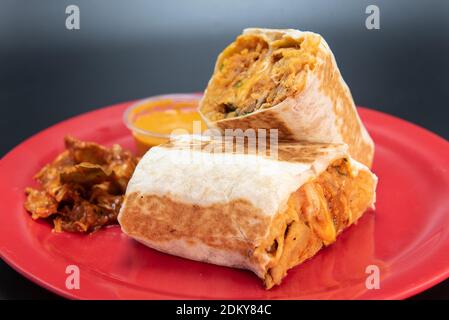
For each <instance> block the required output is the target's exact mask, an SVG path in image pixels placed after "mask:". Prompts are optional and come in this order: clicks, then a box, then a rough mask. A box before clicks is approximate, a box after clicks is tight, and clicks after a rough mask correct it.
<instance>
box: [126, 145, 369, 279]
mask: <svg viewBox="0 0 449 320" xmlns="http://www.w3.org/2000/svg"><path fill="white" fill-rule="evenodd" d="M376 184H377V178H376V176H375V175H374V174H373V173H371V171H370V170H369V169H368V168H367V167H366V166H365V165H363V164H361V163H359V162H357V161H356V160H354V159H353V158H351V156H350V155H349V153H348V148H347V145H346V144H322V143H296V142H288V143H287V142H285V143H280V144H279V145H278V147H277V149H276V150H275V151H273V150H272V148H271V146H270V149H269V150H268V149H267V150H266V152H261V151H260V150H256V151H255V150H254V148H252V147H248V146H245V147H244V148H237V147H235V148H232V147H231V148H228V146H227V145H226V143H224V142H220V141H218V142H217V141H214V140H213V139H211V140H209V141H205V140H196V139H190V140H188V139H185V140H179V141H175V142H171V143H169V144H165V145H160V146H157V147H153V148H152V149H150V150H149V151H148V152H147V153H146V154H145V155H144V157H143V158H142V159H141V160H140V162H139V164H138V165H137V168H136V170H135V172H134V174H133V176H132V178H131V180H130V182H129V184H128V187H127V190H126V195H125V199H124V203H123V206H122V208H121V210H120V213H119V216H118V221H119V223H120V225H121V228H122V231H123V232H124V233H125V234H127V235H129V236H130V237H132V238H134V239H136V240H137V241H140V242H141V243H143V244H145V245H147V246H149V247H151V248H154V249H156V250H159V251H162V252H165V253H168V254H172V255H176V256H180V257H184V258H187V259H192V260H197V261H202V262H208V263H213V264H217V265H222V266H228V267H235V268H242V269H248V270H251V271H253V272H254V273H255V274H256V275H257V276H258V277H260V278H261V279H262V280H263V282H264V285H265V287H266V288H271V287H273V286H274V285H277V284H280V283H281V280H282V279H283V278H284V277H285V276H286V274H287V270H288V269H290V268H292V267H294V266H296V265H298V264H300V263H302V262H303V261H304V260H306V259H308V258H310V257H312V256H313V255H315V253H316V252H317V251H318V250H320V248H322V247H323V246H327V245H329V244H331V243H333V242H334V241H335V240H336V237H337V235H338V234H339V233H340V232H342V231H343V230H344V229H345V228H346V227H348V226H349V225H351V224H353V223H355V222H356V221H357V220H358V219H359V218H360V217H361V215H362V214H363V213H364V212H365V211H366V210H367V209H368V208H370V207H372V206H373V205H374V202H375V189H376Z"/></svg>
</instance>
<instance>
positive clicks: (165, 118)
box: [124, 94, 207, 155]
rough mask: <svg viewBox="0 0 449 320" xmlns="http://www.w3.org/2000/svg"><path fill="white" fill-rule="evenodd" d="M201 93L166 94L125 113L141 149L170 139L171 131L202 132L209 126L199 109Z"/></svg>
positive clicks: (144, 149) (138, 104)
mask: <svg viewBox="0 0 449 320" xmlns="http://www.w3.org/2000/svg"><path fill="white" fill-rule="evenodd" d="M200 97H201V96H200V95H182V94H173V95H164V96H157V97H153V98H149V99H144V100H141V101H139V102H137V103H135V104H133V105H132V106H130V107H129V108H128V109H127V110H126V111H125V114H124V122H125V125H126V126H127V127H128V128H129V129H130V130H131V131H132V133H133V136H134V139H135V141H136V144H137V151H138V153H139V154H140V155H143V154H144V153H145V152H146V151H147V150H148V149H150V148H151V147H153V146H156V145H159V144H161V143H165V142H168V141H169V139H170V135H171V134H189V133H201V132H202V131H204V130H206V129H207V126H206V124H205V123H204V121H203V120H202V119H201V116H200V115H199V113H198V112H197V106H198V102H199V99H200Z"/></svg>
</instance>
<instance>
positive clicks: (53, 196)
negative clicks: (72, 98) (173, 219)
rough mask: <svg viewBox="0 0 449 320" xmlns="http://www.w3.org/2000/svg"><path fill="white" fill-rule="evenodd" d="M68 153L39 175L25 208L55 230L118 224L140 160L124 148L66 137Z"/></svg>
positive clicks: (27, 193) (91, 229)
mask: <svg viewBox="0 0 449 320" xmlns="http://www.w3.org/2000/svg"><path fill="white" fill-rule="evenodd" d="M64 142H65V147H66V150H65V151H64V152H63V153H61V154H60V155H59V156H58V157H57V158H56V159H55V160H54V161H53V162H52V163H50V164H47V165H46V166H45V167H43V168H42V169H41V170H40V171H39V172H38V173H37V174H36V176H35V179H36V180H37V182H38V183H39V184H40V186H41V188H40V189H34V188H27V189H26V190H25V193H26V195H27V198H26V201H25V209H26V210H27V211H28V212H30V213H31V217H32V218H33V219H39V218H47V219H49V220H52V221H53V224H54V230H55V231H56V232H62V231H70V232H87V233H88V232H93V231H96V230H98V229H99V228H101V227H103V226H106V225H110V224H115V223H117V215H118V213H119V210H120V206H121V204H122V201H123V195H124V193H125V191H126V186H127V184H128V181H129V179H130V178H131V176H132V174H133V172H134V169H135V167H136V165H137V162H138V159H137V158H136V157H134V156H133V155H132V154H131V153H130V152H129V151H125V150H123V149H122V148H121V147H120V146H119V145H113V146H112V147H111V148H106V147H103V146H101V145H98V144H96V143H93V142H84V141H80V140H78V139H75V138H73V137H71V136H67V137H65V139H64Z"/></svg>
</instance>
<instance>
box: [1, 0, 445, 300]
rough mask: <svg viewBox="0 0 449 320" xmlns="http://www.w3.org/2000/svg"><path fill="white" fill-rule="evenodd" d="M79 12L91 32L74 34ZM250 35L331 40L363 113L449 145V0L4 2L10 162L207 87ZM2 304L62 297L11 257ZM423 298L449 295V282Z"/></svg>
mask: <svg viewBox="0 0 449 320" xmlns="http://www.w3.org/2000/svg"><path fill="white" fill-rule="evenodd" d="M69 4H76V5H78V6H79V8H80V12H81V14H80V18H81V19H80V20H81V23H80V26H81V28H80V30H76V31H75V30H72V31H70V30H67V29H66V28H65V19H66V14H65V8H66V6H67V5H69ZM370 4H375V5H377V6H379V8H380V30H367V29H366V27H365V19H366V17H367V14H365V8H366V7H367V6H368V5H370ZM245 27H268V28H295V29H301V30H310V31H315V32H317V33H320V34H322V35H323V36H324V38H325V39H326V40H327V42H328V43H329V45H330V47H331V48H332V50H333V52H334V54H335V56H336V59H337V61H338V64H339V67H340V69H341V72H342V74H343V76H344V78H345V80H346V82H347V83H348V85H349V87H350V88H351V90H352V94H353V96H354V99H355V101H356V103H357V104H358V105H363V106H367V107H370V108H373V109H377V110H381V111H385V112H388V113H390V114H394V115H396V116H399V117H401V118H404V119H406V120H409V121H411V122H414V123H416V124H418V125H421V126H423V127H425V128H427V129H429V130H431V131H433V132H435V133H437V134H439V135H441V136H442V137H444V138H446V139H449V126H448V125H447V120H448V119H449V104H448V101H449V1H444V0H434V1H358V0H354V1H341V0H340V1H324V0H322V1H317V0H313V1H298V0H296V1H293V0H292V1H261V0H259V1H255V0H254V1H235V0H220V1H214V0H208V1H207V0H202V1H181V0H179V1H172V0H169V1H167V0H166V1H111V0H109V1H106V0H90V1H79V0H72V1H61V0H59V1H57V0H55V1H50V0H45V1H17V0H14V1H13V0H11V1H5V0H0V112H1V113H0V124H1V125H0V136H1V140H0V141H1V143H0V155H1V156H3V155H4V154H6V153H7V152H8V151H9V150H10V149H12V148H13V147H14V146H15V145H17V144H19V143H20V142H21V141H23V140H24V139H26V138H27V137H29V136H30V135H32V134H34V133H37V132H39V131H41V130H42V129H44V128H46V127H48V126H50V125H52V124H54V123H56V122H59V121H61V120H63V119H66V118H68V117H71V116H74V115H77V114H80V113H82V112H85V111H88V110H92V109H95V108H100V107H103V106H107V105H110V104H113V103H117V102H121V101H126V100H133V99H138V98H144V97H147V96H151V95H155V94H162V93H173V92H193V91H201V90H203V89H204V88H205V86H206V83H207V81H208V79H209V77H210V75H211V72H212V69H213V64H214V61H215V58H216V56H217V54H218V53H219V52H220V51H221V50H222V49H223V48H224V47H225V46H226V45H227V44H228V43H229V42H231V41H232V40H233V39H234V38H235V36H236V35H238V34H239V33H240V32H241V30H242V29H243V28H245ZM0 178H1V177H0ZM0 298H3V299H11V298H25V299H26V298H42V299H44V298H55V296H54V295H53V294H51V293H49V292H47V291H46V290H44V289H41V288H39V287H38V286H36V285H34V284H32V283H31V282H29V281H28V280H26V279H25V278H23V277H22V276H20V275H19V274H17V273H16V272H15V271H13V270H12V269H11V268H10V267H9V266H7V265H6V264H5V263H4V262H2V261H0ZM415 298H440V299H441V298H442V299H449V281H446V282H445V283H442V284H440V285H438V286H436V287H434V288H432V289H430V290H428V291H426V292H424V293H422V294H420V295H418V296H417V297H415Z"/></svg>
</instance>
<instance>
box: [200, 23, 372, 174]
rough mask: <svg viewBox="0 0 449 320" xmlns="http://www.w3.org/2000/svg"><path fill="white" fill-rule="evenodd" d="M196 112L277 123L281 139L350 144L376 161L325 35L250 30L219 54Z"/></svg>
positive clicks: (269, 125) (238, 123) (230, 121)
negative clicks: (324, 37) (323, 36)
mask: <svg viewBox="0 0 449 320" xmlns="http://www.w3.org/2000/svg"><path fill="white" fill-rule="evenodd" d="M199 112H200V114H201V115H202V117H203V118H204V120H205V121H206V123H207V124H208V125H209V127H214V128H218V129H221V130H224V129H242V130H245V129H250V128H252V129H277V130H278V135H279V138H280V139H281V140H294V141H311V142H324V143H346V144H348V145H349V153H350V154H351V156H352V157H353V158H354V159H356V160H357V161H359V162H361V163H363V164H365V165H366V166H368V167H371V164H372V161H373V154H374V144H373V141H372V139H371V137H370V136H369V134H368V132H367V131H366V129H365V127H364V126H363V124H362V122H361V121H360V118H359V116H358V114H357V110H356V108H355V105H354V101H353V99H352V96H351V92H350V91H349V88H348V86H347V85H346V83H345V82H344V80H343V78H342V76H341V74H340V71H339V69H338V67H337V64H336V61H335V58H334V55H333V54H332V51H331V50H330V48H329V46H328V45H327V43H326V41H325V40H324V39H323V38H322V37H321V36H320V35H318V34H315V33H312V32H301V31H298V30H292V29H286V30H275V29H245V30H244V31H243V34H242V35H240V36H239V37H237V39H236V40H235V41H234V42H233V43H231V44H230V45H229V46H228V47H227V48H226V49H225V50H224V51H223V52H222V53H221V54H220V55H219V57H218V59H217V62H216V65H215V70H214V73H213V75H212V78H211V79H210V81H209V84H208V86H207V89H206V91H205V94H204V97H203V99H202V101H201V103H200V106H199Z"/></svg>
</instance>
